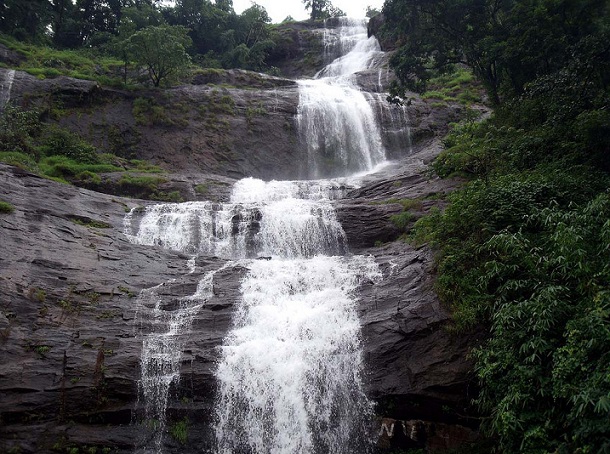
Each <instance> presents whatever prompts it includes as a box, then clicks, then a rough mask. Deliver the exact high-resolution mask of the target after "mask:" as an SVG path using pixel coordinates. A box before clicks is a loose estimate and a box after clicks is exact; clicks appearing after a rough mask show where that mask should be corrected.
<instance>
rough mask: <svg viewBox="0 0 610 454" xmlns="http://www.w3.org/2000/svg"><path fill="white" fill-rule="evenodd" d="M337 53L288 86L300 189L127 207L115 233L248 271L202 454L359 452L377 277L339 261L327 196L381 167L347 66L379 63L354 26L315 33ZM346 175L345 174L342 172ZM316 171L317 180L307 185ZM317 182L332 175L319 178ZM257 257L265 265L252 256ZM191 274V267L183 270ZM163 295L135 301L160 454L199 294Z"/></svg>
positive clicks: (376, 138) (339, 233)
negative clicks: (361, 312)
mask: <svg viewBox="0 0 610 454" xmlns="http://www.w3.org/2000/svg"><path fill="white" fill-rule="evenodd" d="M325 36H326V37H327V38H325V39H327V40H328V42H327V43H326V49H327V51H328V52H329V53H336V52H337V50H336V49H339V51H338V52H339V57H338V58H336V59H335V60H333V61H332V62H330V63H329V64H328V65H327V67H326V68H325V69H324V70H322V71H321V72H320V73H319V74H318V78H317V79H315V80H310V81H299V92H300V101H299V107H298V114H297V121H298V124H299V128H300V134H301V138H302V140H303V142H304V143H306V144H307V160H306V164H307V166H308V167H309V170H308V172H307V177H308V178H314V177H315V178H318V179H311V180H304V181H270V182H265V181H262V180H258V179H254V178H245V179H242V180H240V181H238V182H237V183H236V184H235V185H234V187H233V189H232V193H231V198H230V200H229V201H228V202H227V203H212V202H187V203H165V204H158V205H151V206H148V207H145V208H137V209H134V210H132V211H131V212H130V213H129V214H128V215H127V216H126V218H125V225H124V228H125V234H126V235H127V236H128V238H129V239H130V240H131V241H132V242H134V243H138V244H143V245H149V246H161V247H165V248H170V249H174V250H178V251H182V252H184V253H187V254H190V255H191V256H196V255H214V256H219V257H223V258H226V259H228V260H230V261H229V262H227V264H225V265H224V267H229V266H237V265H239V266H240V267H245V268H246V269H247V272H246V275H245V277H244V278H243V280H242V281H241V285H240V291H241V299H240V301H239V302H238V304H237V306H236V307H235V313H234V317H233V323H232V328H231V329H230V331H229V332H228V333H227V335H226V337H225V339H224V341H223V343H222V345H221V346H219V353H220V359H219V362H218V366H217V370H216V374H215V377H216V380H217V383H218V392H217V396H216V401H215V415H214V416H215V424H214V428H213V429H214V433H215V437H216V440H215V449H214V451H213V452H214V453H217V454H218V453H221V454H241V453H244V454H245V453H248V454H322V453H333V454H352V453H358V454H366V453H368V452H370V451H371V448H372V439H371V436H370V435H371V434H372V432H371V431H370V430H369V424H370V422H371V418H372V414H373V405H372V403H371V401H370V400H369V399H368V398H367V396H366V395H365V393H364V383H363V378H362V372H363V358H362V349H361V345H360V344H361V338H360V323H359V320H358V316H357V313H356V303H357V289H358V287H359V285H360V283H361V282H362V281H364V280H366V281H373V282H376V281H378V280H379V279H380V278H381V274H380V272H379V269H378V267H377V265H376V263H375V261H374V259H373V258H372V257H363V256H351V255H349V251H348V248H347V241H346V237H345V233H344V231H343V229H342V227H341V225H340V223H339V222H338V220H337V216H336V213H335V210H334V208H333V201H334V200H336V199H339V198H341V197H342V196H343V195H344V193H345V192H346V191H347V190H349V189H351V188H354V187H357V186H358V184H359V183H358V180H357V178H355V177H354V175H355V174H357V173H362V172H370V171H371V170H373V169H374V168H375V166H377V165H379V164H381V163H383V162H384V161H385V151H384V147H383V145H382V140H381V135H380V131H379V126H378V124H377V122H376V117H375V112H374V110H373V108H372V107H371V104H370V103H369V102H368V100H367V96H366V95H365V94H364V93H362V92H361V91H360V90H359V89H358V88H357V87H356V86H355V85H354V83H353V81H352V78H351V75H352V74H353V72H356V71H360V70H363V69H367V68H369V67H371V66H372V65H374V64H375V61H376V60H377V58H378V57H379V54H380V51H379V46H378V44H377V42H376V40H375V39H374V38H367V37H366V31H365V28H364V22H363V21H350V20H341V21H340V27H339V28H338V29H336V30H335V31H333V32H332V33H331V32H328V33H326V34H325ZM350 175H351V177H350ZM322 177H325V179H319V178H322ZM329 177H335V178H334V179H329ZM256 259H264V260H256ZM185 270H188V272H189V273H191V274H193V273H196V267H195V262H194V259H193V258H191V259H189V261H188V262H187V263H186V265H185ZM214 273H215V272H210V273H207V274H205V275H204V276H203V278H202V280H201V282H200V284H199V288H198V290H197V292H196V293H195V294H194V295H192V296H188V297H184V298H181V299H179V301H165V299H166V298H164V297H163V295H162V294H161V292H160V290H159V289H160V288H161V287H154V288H152V289H148V290H145V291H143V292H142V293H141V295H140V297H139V299H138V308H139V309H138V313H139V314H140V315H139V316H138V318H139V319H140V320H142V321H143V322H141V324H142V326H143V327H146V328H147V331H145V330H144V329H142V332H141V334H140V335H141V337H142V345H143V346H142V361H141V369H142V378H141V392H140V396H141V398H142V400H143V401H144V402H143V407H144V409H145V416H146V418H148V419H149V420H150V419H152V420H154V421H156V424H157V431H156V433H155V435H154V440H153V442H154V443H152V444H154V448H153V449H154V452H156V453H160V452H162V447H163V432H164V430H163V428H164V425H165V418H166V416H165V413H166V409H167V405H168V396H169V390H170V388H171V387H172V386H174V385H175V384H176V383H177V381H178V380H179V374H180V358H181V355H182V350H183V349H184V348H185V346H186V343H187V342H188V331H189V330H190V329H191V328H190V327H191V324H192V320H193V317H194V316H195V314H196V313H197V311H198V310H199V309H200V308H201V307H202V305H204V304H205V302H206V301H207V299H208V298H209V297H210V296H211V288H212V286H213V279H214Z"/></svg>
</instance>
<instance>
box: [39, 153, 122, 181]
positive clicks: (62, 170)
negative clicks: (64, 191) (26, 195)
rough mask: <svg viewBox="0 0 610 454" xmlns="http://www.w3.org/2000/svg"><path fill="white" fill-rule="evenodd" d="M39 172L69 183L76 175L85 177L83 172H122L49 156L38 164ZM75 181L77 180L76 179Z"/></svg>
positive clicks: (114, 168)
mask: <svg viewBox="0 0 610 454" xmlns="http://www.w3.org/2000/svg"><path fill="white" fill-rule="evenodd" d="M39 167H40V170H41V171H42V173H43V174H44V175H47V176H50V177H55V178H60V179H65V180H67V181H70V180H72V179H75V178H76V177H77V176H78V175H82V176H84V177H86V175H87V174H85V173H84V172H91V173H102V172H116V171H120V170H122V169H121V168H118V167H115V166H113V165H109V164H83V163H80V162H77V161H75V160H73V159H71V158H69V157H67V156H61V155H60V156H50V157H48V158H43V159H42V160H41V161H40V162H39ZM76 179H77V178H76Z"/></svg>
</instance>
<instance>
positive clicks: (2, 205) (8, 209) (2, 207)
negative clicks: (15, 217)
mask: <svg viewBox="0 0 610 454" xmlns="http://www.w3.org/2000/svg"><path fill="white" fill-rule="evenodd" d="M13 211H15V207H14V206H13V205H11V204H10V203H8V202H5V201H4V200H0V213H3V214H10V213H12V212H13Z"/></svg>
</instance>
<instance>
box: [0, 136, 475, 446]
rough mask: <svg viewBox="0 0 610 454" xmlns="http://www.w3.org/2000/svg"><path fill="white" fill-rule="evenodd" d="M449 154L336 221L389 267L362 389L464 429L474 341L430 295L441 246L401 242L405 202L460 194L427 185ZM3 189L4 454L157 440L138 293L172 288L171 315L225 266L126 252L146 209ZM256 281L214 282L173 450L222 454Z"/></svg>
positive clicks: (378, 188)
mask: <svg viewBox="0 0 610 454" xmlns="http://www.w3.org/2000/svg"><path fill="white" fill-rule="evenodd" d="M437 151H438V147H436V148H435V147H434V146H432V147H429V148H427V149H426V150H425V151H424V152H420V153H416V154H415V155H414V156H413V157H412V158H411V159H410V160H408V161H404V162H403V163H401V164H400V165H397V166H396V167H393V168H389V169H388V170H387V172H386V174H385V175H384V174H381V175H380V176H379V177H378V178H375V179H374V180H373V181H370V182H368V183H367V182H365V184H364V186H363V187H362V188H360V189H357V190H353V191H352V192H350V193H348V195H347V197H346V198H345V199H343V200H341V201H339V202H337V212H338V216H339V218H340V219H341V221H342V223H343V225H344V229H345V231H346V234H347V236H348V240H349V243H350V247H351V250H352V252H354V253H359V254H371V255H373V256H374V257H375V259H376V261H377V262H378V263H379V265H380V268H381V270H382V272H383V280H382V281H381V282H380V283H378V284H373V283H372V282H364V283H363V284H362V287H361V293H360V302H359V315H360V317H361V321H362V324H363V342H364V355H365V360H366V364H367V368H366V370H367V374H366V379H365V381H366V383H367V392H368V394H369V395H370V396H371V397H372V398H374V399H375V400H376V401H377V402H378V407H377V413H378V414H379V415H380V416H384V417H390V418H395V419H413V418H420V419H421V420H422V421H428V422H429V421H433V422H434V421H436V422H439V423H440V422H443V423H455V422H461V421H459V418H456V417H453V416H451V414H449V415H448V414H447V408H451V409H452V411H455V412H458V411H459V412H461V411H463V409H464V407H466V406H467V401H468V399H469V393H468V387H469V383H470V381H469V380H470V375H469V371H470V366H471V365H470V363H469V361H468V360H467V359H466V353H467V350H468V345H469V341H470V339H468V338H460V337H458V336H455V335H452V334H450V332H449V331H448V330H447V329H446V328H447V326H448V325H449V323H450V318H449V314H448V312H447V310H446V309H445V308H443V307H442V306H441V304H440V303H439V301H438V300H437V298H436V296H435V294H434V292H433V289H432V277H431V264H432V259H431V253H430V251H429V250H428V249H427V248H425V247H420V248H416V247H413V246H411V245H409V244H407V243H405V242H403V241H393V240H395V239H396V238H397V237H398V236H399V235H400V234H401V233H403V232H402V231H401V230H399V229H398V228H397V227H396V226H394V225H393V224H392V222H391V221H390V220H389V215H391V214H392V213H398V212H400V211H401V210H402V206H401V205H400V203H397V202H396V200H399V199H402V198H418V197H419V198H420V199H424V198H425V197H426V195H429V194H438V193H439V192H448V191H450V190H451V189H452V187H451V186H450V185H448V184H447V183H446V182H444V181H443V182H442V181H439V180H435V179H430V178H428V177H426V176H425V174H424V171H425V164H424V162H425V161H426V160H427V159H430V158H431V156H433V155H434V154H435V153H436V152H437ZM398 182H399V183H400V184H399V183H398ZM0 194H2V198H3V200H6V201H8V202H9V203H11V204H12V205H13V206H14V207H15V211H14V212H13V213H11V214H3V215H0V229H1V231H2V255H1V256H0V297H1V301H2V307H1V308H0V313H1V317H0V329H1V338H0V343H1V344H2V349H3V354H2V356H1V361H2V367H0V390H1V397H0V415H1V418H2V422H3V425H2V427H1V428H0V439H1V440H2V441H1V442H0V451H8V450H9V449H11V448H14V447H15V446H19V447H20V449H21V452H24V453H26V452H31V453H43V452H53V449H56V448H57V447H60V450H62V449H67V448H69V447H81V448H82V447H84V446H96V447H98V448H103V447H111V448H112V449H116V450H117V451H118V452H130V451H132V450H133V449H135V448H136V447H137V446H144V445H146V442H147V440H150V439H151V438H152V434H153V431H152V430H147V429H146V428H142V427H141V426H137V427H135V426H133V421H134V418H135V416H134V415H136V414H137V412H138V408H139V404H138V380H139V378H140V375H139V374H140V354H141V349H142V337H141V335H140V333H141V332H143V331H142V329H143V328H144V331H146V329H145V327H146V323H148V322H147V321H146V318H145V317H144V314H143V313H142V312H141V311H142V310H144V309H143V308H142V305H141V304H139V303H138V294H139V292H140V290H142V289H146V288H150V287H153V286H156V285H159V284H160V283H164V285H163V286H162V287H161V290H160V292H161V294H162V296H163V300H164V301H167V302H168V303H167V304H168V310H171V308H172V304H173V303H172V301H178V300H179V299H180V298H183V297H187V296H189V295H192V294H193V293H194V292H195V289H196V287H197V284H198V282H199V280H200V279H202V277H203V276H204V274H205V273H206V272H207V271H210V270H215V269H218V268H220V267H221V266H222V265H223V264H224V263H225V261H223V260H221V259H216V258H205V257H200V258H198V259H197V261H196V263H195V272H193V273H192V274H188V272H187V268H188V265H187V261H188V259H189V257H188V256H185V255H183V254H180V253H176V252H172V251H168V250H164V249H161V248H158V247H149V246H139V245H135V244H132V243H130V242H129V240H128V238H127V237H126V236H125V235H124V234H123V233H122V232H123V218H124V215H125V212H126V210H128V209H130V208H132V207H135V206H138V205H142V204H146V203H150V202H145V201H141V200H133V199H124V198H119V197H113V196H108V195H104V194H100V193H96V192H92V191H88V190H84V189H79V188H74V187H70V186H65V185H61V184H58V183H55V182H52V181H49V180H45V179H41V178H39V177H36V176H34V175H31V174H28V173H26V172H24V171H22V170H21V169H18V168H14V167H9V166H1V167H0ZM426 209H427V208H426V207H425V206H422V208H421V212H423V211H425V210H426ZM381 243H385V244H381ZM375 244H377V246H374V245H375ZM244 272H245V268H244V267H243V266H241V265H239V264H236V265H235V266H230V267H228V268H227V269H225V270H223V271H221V272H219V273H217V275H216V276H215V278H214V290H213V296H212V297H211V298H210V299H209V301H207V302H206V303H205V304H204V306H203V308H202V309H201V311H200V312H199V313H198V314H197V316H196V318H195V320H194V321H193V325H192V329H191V330H189V332H188V334H185V335H186V336H188V340H186V341H185V343H184V345H185V347H184V351H183V356H182V375H181V379H180V383H179V385H178V386H177V387H176V389H175V390H174V392H172V395H171V398H170V403H169V407H168V421H170V422H171V421H174V422H175V421H180V420H183V418H185V417H186V418H188V421H189V427H190V428H191V429H190V431H189V445H190V446H197V449H195V448H193V449H191V448H186V447H184V446H181V445H180V444H179V443H178V442H177V441H176V440H174V439H173V438H172V437H171V436H170V435H169V434H168V435H167V436H166V437H165V444H166V451H167V452H191V451H192V452H196V451H197V452H200V450H201V449H202V448H209V449H212V448H211V446H210V440H211V438H212V435H211V432H210V431H211V429H210V427H211V424H210V423H211V420H212V406H213V402H214V393H215V389H216V384H215V381H214V378H213V371H214V367H215V364H216V361H217V359H218V355H219V351H218V346H219V345H220V344H221V341H222V339H223V337H224V336H225V334H226V333H227V330H228V329H229V328H230V326H231V318H232V311H233V308H234V305H235V302H236V301H237V300H238V298H239V297H240V296H239V295H240V292H239V285H240V281H241V277H242V276H243V273H244ZM139 311H140V313H139ZM54 447H55V448H54Z"/></svg>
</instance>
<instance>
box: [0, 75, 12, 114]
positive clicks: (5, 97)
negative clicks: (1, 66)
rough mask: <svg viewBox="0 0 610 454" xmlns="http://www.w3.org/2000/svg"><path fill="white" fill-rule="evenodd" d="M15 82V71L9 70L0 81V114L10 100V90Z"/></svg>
mask: <svg viewBox="0 0 610 454" xmlns="http://www.w3.org/2000/svg"><path fill="white" fill-rule="evenodd" d="M14 80H15V70H14V69H9V70H7V71H6V72H5V74H4V78H3V80H2V81H0V112H2V111H3V110H4V108H5V107H6V105H7V104H8V103H9V101H10V100H11V89H12V88H13V81H14Z"/></svg>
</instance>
